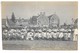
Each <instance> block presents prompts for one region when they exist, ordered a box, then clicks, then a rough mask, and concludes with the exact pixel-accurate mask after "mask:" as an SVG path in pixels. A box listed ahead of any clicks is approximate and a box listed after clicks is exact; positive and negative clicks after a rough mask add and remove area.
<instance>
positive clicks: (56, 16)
mask: <svg viewBox="0 0 80 53" xmlns="http://www.w3.org/2000/svg"><path fill="white" fill-rule="evenodd" d="M52 16H53V18H55V19H58V20H59V17H58V15H56V14H52V15H50V16H48V18H51V17H52Z"/></svg>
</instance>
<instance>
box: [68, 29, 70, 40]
mask: <svg viewBox="0 0 80 53" xmlns="http://www.w3.org/2000/svg"><path fill="white" fill-rule="evenodd" d="M68 40H71V29H68Z"/></svg>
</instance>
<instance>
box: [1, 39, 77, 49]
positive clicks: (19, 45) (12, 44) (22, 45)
mask: <svg viewBox="0 0 80 53" xmlns="http://www.w3.org/2000/svg"><path fill="white" fill-rule="evenodd" d="M2 42H3V50H77V42H73V41H49V40H47V41H46V40H34V41H30V40H28V41H26V40H11V41H9V40H8V41H4V40H3V41H2Z"/></svg>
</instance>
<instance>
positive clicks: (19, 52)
mask: <svg viewBox="0 0 80 53" xmlns="http://www.w3.org/2000/svg"><path fill="white" fill-rule="evenodd" d="M2 1H6V0H2ZM8 1H16V0H8ZM17 1H26V0H17ZM27 1H34V0H27ZM35 1H77V0H35ZM79 6H80V0H78V33H79V31H80V28H79V27H80V24H79V20H80V19H79V17H80V15H79V14H80V10H79V9H80V7H79ZM0 9H1V1H0ZM0 12H1V10H0ZM0 18H1V13H0ZM1 25H2V22H1V19H0V53H80V51H79V50H80V44H79V43H80V40H79V38H80V36H79V34H80V33H79V34H78V47H79V48H78V50H75V51H74V50H72V51H67V50H66V51H65V50H53V51H52V50H51V51H50V50H49V51H47V50H45V51H43V50H41V51H37V50H34V51H33V50H2V38H1V37H2V32H1V29H2V27H1Z"/></svg>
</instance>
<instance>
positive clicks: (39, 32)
mask: <svg viewBox="0 0 80 53" xmlns="http://www.w3.org/2000/svg"><path fill="white" fill-rule="evenodd" d="M41 33H42V30H38V39H41V38H42V34H41Z"/></svg>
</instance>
